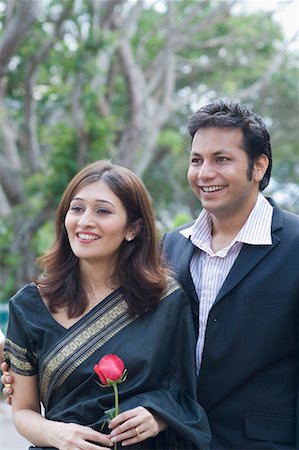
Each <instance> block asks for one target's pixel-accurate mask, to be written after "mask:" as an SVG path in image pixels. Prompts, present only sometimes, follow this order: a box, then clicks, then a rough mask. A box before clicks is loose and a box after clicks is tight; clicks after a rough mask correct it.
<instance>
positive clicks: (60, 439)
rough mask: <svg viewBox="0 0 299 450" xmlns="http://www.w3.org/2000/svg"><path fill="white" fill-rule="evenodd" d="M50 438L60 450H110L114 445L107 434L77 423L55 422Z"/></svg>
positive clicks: (53, 444) (52, 443)
mask: <svg viewBox="0 0 299 450" xmlns="http://www.w3.org/2000/svg"><path fill="white" fill-rule="evenodd" d="M49 439H50V443H51V445H52V446H53V447H56V448H58V449H59V450H74V449H76V450H110V447H111V446H112V445H113V444H112V442H111V440H110V439H109V436H107V435H106V434H103V433H99V432H98V431H95V430H93V429H92V428H90V427H85V426H83V425H77V424H75V423H62V422H55V423H53V426H51V431H50V434H49ZM99 444H101V445H99Z"/></svg>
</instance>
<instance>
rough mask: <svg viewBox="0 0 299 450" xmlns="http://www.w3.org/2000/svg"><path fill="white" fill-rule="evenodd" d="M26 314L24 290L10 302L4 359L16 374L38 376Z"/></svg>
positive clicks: (35, 356)
mask: <svg viewBox="0 0 299 450" xmlns="http://www.w3.org/2000/svg"><path fill="white" fill-rule="evenodd" d="M26 316H28V314H26V311H25V309H24V308H23V304H22V290H21V291H19V292H18V293H17V294H16V295H15V296H14V297H13V298H12V299H11V300H10V302H9V320H8V328H7V334H6V339H5V344H4V359H5V361H6V362H7V363H8V365H9V367H10V368H11V369H12V370H13V371H14V372H16V373H18V374H20V375H25V376H31V375H36V374H37V371H38V370H37V355H36V352H35V350H34V349H33V348H32V343H31V342H30V339H29V337H28V332H27V328H26V322H27V319H26Z"/></svg>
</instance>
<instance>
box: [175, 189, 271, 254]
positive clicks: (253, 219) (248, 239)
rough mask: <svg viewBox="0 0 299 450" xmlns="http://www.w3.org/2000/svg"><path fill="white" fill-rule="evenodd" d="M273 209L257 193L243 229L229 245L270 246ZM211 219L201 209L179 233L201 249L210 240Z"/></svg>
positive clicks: (206, 212)
mask: <svg viewBox="0 0 299 450" xmlns="http://www.w3.org/2000/svg"><path fill="white" fill-rule="evenodd" d="M272 215H273V207H272V206H271V205H270V203H269V202H268V201H267V200H266V199H265V197H264V196H263V194H262V193H261V192H259V194H258V197H257V201H256V203H255V205H254V207H253V209H252V211H251V213H250V214H249V216H248V219H247V220H246V222H245V223H244V225H243V227H242V228H241V230H240V231H239V233H238V234H237V236H236V237H235V239H234V240H233V242H232V243H231V244H230V247H231V246H232V245H233V244H234V243H235V242H242V243H244V244H251V245H271V244H272V236H271V224H272ZM211 230H212V219H211V214H210V213H209V212H208V211H207V210H205V209H203V210H202V211H201V213H200V214H199V216H198V218H197V219H196V221H195V223H194V224H193V225H192V226H191V227H188V228H185V229H184V230H181V231H180V233H181V234H182V235H183V236H184V237H186V238H187V239H189V238H191V241H192V243H193V244H194V245H196V247H199V248H202V247H203V246H205V245H206V244H207V243H209V242H210V239H211Z"/></svg>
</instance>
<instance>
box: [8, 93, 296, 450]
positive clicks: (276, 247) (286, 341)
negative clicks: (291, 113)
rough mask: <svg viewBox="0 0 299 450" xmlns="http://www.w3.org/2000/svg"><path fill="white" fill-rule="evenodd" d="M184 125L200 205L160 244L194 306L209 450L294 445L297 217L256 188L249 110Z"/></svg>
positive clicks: (256, 134)
mask: <svg viewBox="0 0 299 450" xmlns="http://www.w3.org/2000/svg"><path fill="white" fill-rule="evenodd" d="M189 131H190V134H191V137H192V144H191V152H190V166H189V170H188V179H189V182H190V185H191V188H192V190H193V192H194V193H195V195H196V196H197V197H198V198H199V200H200V202H201V204H202V206H203V210H202V212H201V214H200V215H199V217H198V219H197V220H196V221H195V223H192V224H187V225H185V226H183V227H181V228H180V229H177V230H174V231H172V232H170V233H168V234H166V236H165V237H164V240H163V249H164V252H165V254H166V255H167V257H168V259H169V261H170V263H171V265H172V267H173V268H174V270H175V272H176V273H177V278H178V280H179V282H180V283H181V284H182V286H183V288H184V289H185V291H186V293H187V294H188V296H189V299H190V302H191V305H192V308H193V311H194V317H195V322H196V327H197V328H198V344H197V363H198V370H199V384H198V394H199V401H200V403H201V404H202V405H203V406H204V407H205V409H206V411H207V414H208V416H209V420H210V425H211V429H212V435H213V440H212V448H213V449H218V450H219V449H227V450H228V449H229V450H231V449H239V450H244V449H259V450H261V449H272V450H273V449H284V450H286V449H295V448H299V443H296V432H298V431H299V424H298V418H297V413H296V407H297V406H296V404H297V390H298V371H299V369H298V364H299V358H298V300H299V270H298V268H297V267H298V256H297V255H298V254H299V218H298V217H297V216H294V215H292V214H289V213H286V212H283V211H281V210H280V209H279V208H278V207H277V206H276V205H274V203H273V202H270V201H268V200H266V199H265V198H264V197H263V195H262V194H261V191H262V190H263V189H264V188H265V187H266V186H267V185H268V182H269V178H270V174H271V164H272V156H271V146H270V140H269V135H268V132H267V129H266V127H265V125H264V123H263V121H262V120H261V119H260V118H259V117H258V116H256V115H255V114H253V113H252V112H250V111H248V110H247V109H246V108H244V107H242V106H241V105H239V104H225V103H224V102H222V101H220V102H215V103H212V104H210V105H207V106H206V107H203V108H201V109H200V110H199V111H198V112H197V113H195V114H194V115H193V116H192V117H191V119H190V122H189ZM4 381H5V380H4ZM10 381H11V379H8V380H6V382H8V383H9V382H10ZM10 391H11V388H10Z"/></svg>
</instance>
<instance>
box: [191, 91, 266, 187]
mask: <svg viewBox="0 0 299 450" xmlns="http://www.w3.org/2000/svg"><path fill="white" fill-rule="evenodd" d="M200 128H239V129H240V130H242V132H243V143H242V146H243V149H244V151H245V152H246V153H247V155H248V160H249V166H248V171H247V175H248V179H249V180H251V179H252V170H253V165H254V163H255V161H256V160H257V159H258V157H259V156H260V155H262V154H265V155H266V156H267V158H268V160H269V165H268V168H267V170H266V173H265V175H264V177H263V179H262V180H261V181H260V185H259V189H260V191H262V190H263V189H265V187H267V186H268V184H269V181H270V176H271V169H272V151H271V144H270V136H269V133H268V131H267V127H266V125H265V123H264V121H263V120H262V119H261V117H260V116H258V115H257V114H255V113H253V112H252V111H250V110H249V109H247V108H246V107H245V106H244V105H241V104H240V103H225V102H224V101H223V100H218V101H215V102H213V103H210V104H208V105H206V106H203V107H202V108H200V109H199V110H198V111H196V112H195V113H194V114H193V115H192V116H191V117H190V119H189V123H188V131H189V133H190V135H191V137H192V140H191V142H192V141H193V138H194V135H195V133H196V132H197V130H199V129H200Z"/></svg>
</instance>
